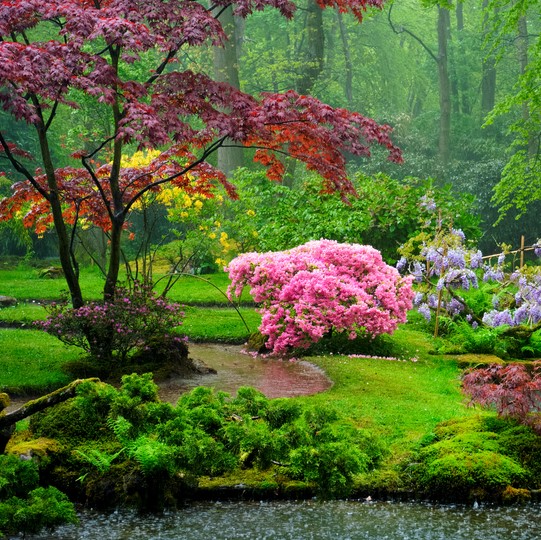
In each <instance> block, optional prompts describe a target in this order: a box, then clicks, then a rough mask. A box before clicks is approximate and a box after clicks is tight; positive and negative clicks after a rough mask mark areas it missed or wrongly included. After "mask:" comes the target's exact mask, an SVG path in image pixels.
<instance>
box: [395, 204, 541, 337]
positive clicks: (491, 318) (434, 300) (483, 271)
mask: <svg viewBox="0 0 541 540" xmlns="http://www.w3.org/2000/svg"><path fill="white" fill-rule="evenodd" d="M421 204H423V202H421ZM532 248H533V250H534V253H535V254H536V255H538V256H541V241H539V240H538V241H537V243H536V244H534V245H533V246H531V248H529V249H532ZM397 269H398V270H399V271H400V272H402V273H409V274H410V275H412V276H413V277H414V281H415V283H416V284H417V287H416V288H417V292H416V294H415V297H414V300H413V304H414V306H416V307H417V310H418V312H419V313H420V314H421V315H423V317H425V318H426V319H427V320H428V321H430V320H431V318H432V315H433V313H436V314H438V315H439V314H446V315H447V316H448V317H450V318H456V317H463V318H464V320H466V321H468V322H469V323H470V324H472V326H474V327H475V326H477V325H478V324H484V325H486V326H491V327H499V326H519V325H527V326H533V325H537V324H539V323H541V269H540V268H539V267H524V268H522V269H519V270H516V271H514V272H512V273H509V272H508V271H507V269H506V253H505V252H502V253H500V254H499V255H498V257H497V261H496V263H495V264H490V262H484V258H483V255H482V253H481V251H479V250H477V249H469V248H467V246H466V238H465V236H464V233H463V232H462V231H461V230H455V229H451V230H449V231H444V230H439V231H438V232H437V234H436V235H435V237H434V238H433V239H432V240H431V241H429V242H425V243H424V244H423V246H422V248H421V250H420V253H419V255H417V256H414V257H410V258H409V259H408V258H407V257H402V259H400V261H398V264H397ZM480 281H481V282H482V283H486V284H490V285H492V287H491V288H492V289H494V285H496V288H497V290H496V293H495V294H494V295H493V298H492V307H493V309H492V310H490V311H486V312H484V313H474V310H473V309H472V308H470V306H469V305H468V300H467V298H468V297H467V295H464V294H463V293H462V291H468V290H470V289H472V288H474V289H476V288H478V287H479V284H480ZM461 294H462V296H461Z"/></svg>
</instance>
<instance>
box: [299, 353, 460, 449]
mask: <svg viewBox="0 0 541 540" xmlns="http://www.w3.org/2000/svg"><path fill="white" fill-rule="evenodd" d="M310 360H311V361H312V362H313V363H314V364H316V365H318V366H320V367H321V368H323V369H324V370H325V372H326V373H327V374H328V376H329V377H330V378H331V380H332V381H334V386H333V387H332V388H331V389H329V390H328V391H327V392H325V393H323V394H318V395H315V396H311V397H309V398H301V399H302V400H304V401H308V402H311V403H316V404H319V405H322V406H324V405H325V404H328V403H332V404H333V406H335V407H336V408H337V409H339V410H340V411H341V412H342V413H343V414H345V415H346V416H348V417H349V418H352V419H353V420H354V421H355V422H356V423H357V424H358V425H359V426H361V427H364V428H367V429H370V430H374V431H375V432H376V433H377V434H378V435H380V436H381V437H383V438H384V439H385V440H386V441H387V442H388V443H397V442H400V444H402V443H403V442H405V441H409V442H412V441H415V440H417V439H419V438H420V437H422V436H423V435H425V434H426V433H428V432H430V431H431V430H433V429H434V427H435V426H436V424H438V423H439V422H441V421H443V420H448V419H449V418H453V417H456V416H463V415H465V414H468V409H467V408H466V406H465V404H464V397H463V395H462V394H461V392H460V388H459V376H460V370H459V368H458V366H457V364H456V362H454V361H449V360H442V359H440V358H433V359H430V360H427V359H424V358H422V355H421V358H420V359H419V360H418V361H417V362H411V361H392V360H383V359H375V358H348V357H344V356H334V357H329V356H325V357H317V358H311V359H310Z"/></svg>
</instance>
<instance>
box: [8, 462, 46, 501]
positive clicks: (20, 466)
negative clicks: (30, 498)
mask: <svg viewBox="0 0 541 540" xmlns="http://www.w3.org/2000/svg"><path fill="white" fill-rule="evenodd" d="M38 481H39V473H38V467H37V465H36V464H35V463H34V462H33V461H23V460H21V459H19V458H18V457H16V456H10V455H0V500H1V499H8V498H9V497H24V496H26V495H27V494H28V492H29V491H30V490H32V489H34V488H36V487H37V486H38Z"/></svg>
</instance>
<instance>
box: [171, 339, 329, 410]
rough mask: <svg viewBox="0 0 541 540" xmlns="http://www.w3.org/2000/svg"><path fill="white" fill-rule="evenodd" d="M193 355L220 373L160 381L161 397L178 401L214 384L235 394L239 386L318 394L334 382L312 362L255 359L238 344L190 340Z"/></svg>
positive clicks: (272, 392)
mask: <svg viewBox="0 0 541 540" xmlns="http://www.w3.org/2000/svg"><path fill="white" fill-rule="evenodd" d="M189 350H190V356H191V357H192V358H194V359H196V360H200V361H202V362H204V363H205V364H206V365H207V366H209V367H212V368H214V369H215V370H216V371H217V373H215V374H205V375H191V376H190V377H188V378H185V377H178V378H172V379H170V380H168V381H164V382H162V383H160V397H161V399H162V400H164V401H170V402H172V403H175V402H176V400H177V399H178V396H179V395H180V394H181V393H183V392H186V391H187V390H190V389H192V388H195V387H196V386H212V387H214V388H216V389H217V390H223V391H224V392H228V393H230V394H235V393H236V391H237V390H238V388H239V387H240V386H253V387H254V388H257V389H258V390H259V391H261V392H263V394H265V395H266V396H267V397H269V398H275V397H293V396H302V395H310V394H316V393H318V392H323V391H324V390H326V389H327V388H329V387H330V386H331V385H332V383H331V381H330V380H329V378H328V377H327V376H326V375H325V373H324V372H323V370H321V369H319V368H318V367H317V366H315V365H314V364H311V363H309V362H305V361H301V360H295V361H288V360H277V359H270V358H267V359H265V358H260V357H257V358H252V357H251V356H250V355H247V354H243V353H242V352H241V347H240V346H238V345H224V344H216V343H204V344H200V343H190V344H189Z"/></svg>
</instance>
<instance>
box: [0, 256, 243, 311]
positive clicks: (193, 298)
mask: <svg viewBox="0 0 541 540" xmlns="http://www.w3.org/2000/svg"><path fill="white" fill-rule="evenodd" d="M40 272H41V269H36V268H32V267H26V266H19V267H17V268H15V269H6V270H0V283H1V284H2V286H1V288H0V294H4V295H9V296H14V297H15V298H17V300H19V301H20V302H27V301H29V300H48V301H52V300H58V299H59V298H60V297H61V295H62V293H63V292H66V291H67V289H68V287H67V285H66V282H65V281H64V279H63V278H56V279H51V278H43V277H40ZM120 279H121V280H122V279H123V277H122V276H121V278H120ZM154 279H155V281H156V282H157V286H156V291H157V292H158V293H160V292H161V291H162V290H163V287H164V286H165V284H166V278H165V279H164V276H161V275H160V274H156V275H155V276H154ZM229 283H230V281H229V277H228V275H227V274H226V273H225V272H220V273H218V274H205V275H203V276H192V275H186V276H179V278H178V280H177V282H176V283H175V285H173V287H172V289H171V291H170V293H169V298H170V299H171V300H174V301H175V302H180V303H184V304H216V305H228V304H230V303H229V301H228V299H227V298H226V296H225V293H226V291H227V287H228V286H229ZM103 284H104V278H103V276H102V275H101V273H100V272H99V270H98V269H97V268H83V269H81V287H82V289H83V294H84V296H85V298H86V299H87V300H97V299H99V298H101V296H102V291H103ZM242 301H243V302H250V301H251V297H250V295H249V294H248V292H247V291H244V293H243V295H242Z"/></svg>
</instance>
